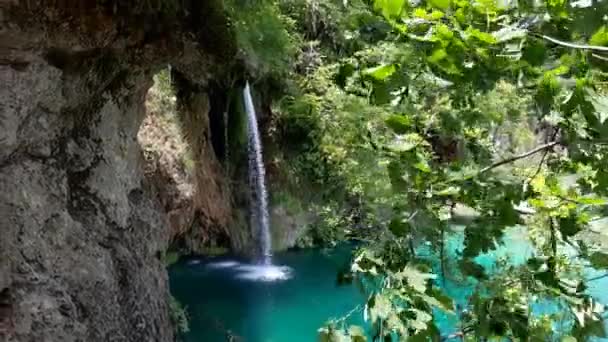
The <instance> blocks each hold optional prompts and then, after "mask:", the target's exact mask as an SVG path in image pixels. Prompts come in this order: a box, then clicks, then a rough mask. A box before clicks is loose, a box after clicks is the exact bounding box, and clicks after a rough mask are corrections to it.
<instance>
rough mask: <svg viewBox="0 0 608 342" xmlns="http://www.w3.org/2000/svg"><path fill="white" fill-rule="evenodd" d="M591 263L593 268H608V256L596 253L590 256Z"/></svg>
mask: <svg viewBox="0 0 608 342" xmlns="http://www.w3.org/2000/svg"><path fill="white" fill-rule="evenodd" d="M589 262H590V263H591V266H592V267H593V268H598V269H602V268H608V254H606V253H602V252H595V253H593V254H591V255H590V256H589Z"/></svg>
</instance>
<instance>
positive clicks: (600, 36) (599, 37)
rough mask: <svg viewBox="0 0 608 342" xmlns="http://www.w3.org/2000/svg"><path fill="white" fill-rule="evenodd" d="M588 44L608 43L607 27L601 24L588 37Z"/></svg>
mask: <svg viewBox="0 0 608 342" xmlns="http://www.w3.org/2000/svg"><path fill="white" fill-rule="evenodd" d="M589 44H591V45H599V46H606V45H608V27H607V26H602V27H600V29H599V30H597V31H596V32H595V33H594V34H593V35H592V36H591V39H589Z"/></svg>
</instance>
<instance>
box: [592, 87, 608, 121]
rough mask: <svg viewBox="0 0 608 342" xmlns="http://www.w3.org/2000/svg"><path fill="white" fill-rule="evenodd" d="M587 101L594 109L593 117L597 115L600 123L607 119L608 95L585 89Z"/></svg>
mask: <svg viewBox="0 0 608 342" xmlns="http://www.w3.org/2000/svg"><path fill="white" fill-rule="evenodd" d="M587 96H589V101H590V102H591V104H592V105H593V108H594V109H595V117H597V119H598V121H599V123H600V125H603V124H604V122H605V121H606V120H607V119H608V96H606V95H600V94H598V93H596V92H595V91H594V90H592V89H587Z"/></svg>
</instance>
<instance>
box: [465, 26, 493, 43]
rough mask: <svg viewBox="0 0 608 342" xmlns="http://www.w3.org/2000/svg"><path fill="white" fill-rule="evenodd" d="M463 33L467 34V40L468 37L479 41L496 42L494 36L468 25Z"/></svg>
mask: <svg viewBox="0 0 608 342" xmlns="http://www.w3.org/2000/svg"><path fill="white" fill-rule="evenodd" d="M465 34H466V35H467V39H468V40H469V39H470V38H475V39H477V40H479V41H481V42H484V43H487V44H496V38H494V36H493V35H491V34H489V33H487V32H482V31H480V30H478V29H474V28H471V27H469V28H468V29H467V30H466V31H465Z"/></svg>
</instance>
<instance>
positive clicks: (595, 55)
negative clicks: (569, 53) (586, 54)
mask: <svg viewBox="0 0 608 342" xmlns="http://www.w3.org/2000/svg"><path fill="white" fill-rule="evenodd" d="M591 56H592V57H595V58H597V59H599V60H602V61H606V62H608V57H606V56H602V55H598V54H597V53H592V54H591Z"/></svg>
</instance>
